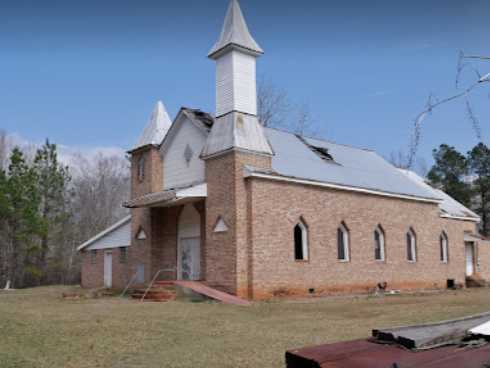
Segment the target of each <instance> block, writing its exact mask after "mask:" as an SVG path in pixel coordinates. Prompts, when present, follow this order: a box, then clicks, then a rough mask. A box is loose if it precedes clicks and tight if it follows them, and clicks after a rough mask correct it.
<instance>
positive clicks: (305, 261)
mask: <svg viewBox="0 0 490 368" xmlns="http://www.w3.org/2000/svg"><path fill="white" fill-rule="evenodd" d="M294 262H296V263H310V261H309V260H308V259H295V260H294Z"/></svg>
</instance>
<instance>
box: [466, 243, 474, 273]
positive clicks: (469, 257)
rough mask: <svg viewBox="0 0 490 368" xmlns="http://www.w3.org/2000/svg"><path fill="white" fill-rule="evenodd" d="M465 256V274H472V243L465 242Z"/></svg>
mask: <svg viewBox="0 0 490 368" xmlns="http://www.w3.org/2000/svg"><path fill="white" fill-rule="evenodd" d="M465 258H466V276H472V275H473V274H474V273H475V247H474V245H473V243H470V242H467V243H465Z"/></svg>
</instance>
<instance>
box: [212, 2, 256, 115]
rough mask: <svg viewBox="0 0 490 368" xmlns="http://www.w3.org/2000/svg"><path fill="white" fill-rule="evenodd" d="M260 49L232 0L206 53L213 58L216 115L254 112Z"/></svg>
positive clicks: (237, 6) (253, 113) (238, 6)
mask: <svg viewBox="0 0 490 368" xmlns="http://www.w3.org/2000/svg"><path fill="white" fill-rule="evenodd" d="M262 53H263V51H262V49H261V48H260V46H259V45H258V44H257V42H255V40H254V39H253V38H252V36H251V35H250V32H249V30H248V27H247V24H246V22H245V19H244V18H243V14H242V11H241V9H240V5H239V4H238V1H237V0H231V3H230V6H229V7H228V12H227V13H226V18H225V22H224V24H223V29H222V31H221V36H220V38H219V40H218V42H216V44H215V45H214V46H213V48H212V49H211V51H210V53H209V55H208V57H209V58H210V59H213V60H215V61H216V116H218V117H219V116H222V115H225V114H227V113H229V112H231V111H240V112H244V113H246V114H251V115H257V85H256V58H257V57H258V56H260V55H261V54H262Z"/></svg>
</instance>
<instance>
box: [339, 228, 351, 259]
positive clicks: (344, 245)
mask: <svg viewBox="0 0 490 368" xmlns="http://www.w3.org/2000/svg"><path fill="white" fill-rule="evenodd" d="M337 258H338V260H339V261H342V262H348V261H349V260H350V255H349V229H348V228H347V226H346V225H345V224H344V223H341V224H340V226H339V228H338V229H337Z"/></svg>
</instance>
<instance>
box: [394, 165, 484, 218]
mask: <svg viewBox="0 0 490 368" xmlns="http://www.w3.org/2000/svg"><path fill="white" fill-rule="evenodd" d="M398 170H399V171H400V172H401V173H403V174H404V175H406V176H407V177H408V178H409V179H410V180H412V181H413V182H415V183H416V184H417V185H419V186H420V187H422V188H425V189H426V190H430V191H432V192H433V193H434V195H436V196H438V197H439V198H441V199H442V202H441V203H440V204H439V208H440V209H441V211H442V212H443V215H447V216H449V217H461V218H468V219H473V220H474V221H480V217H479V216H478V215H477V214H476V213H474V212H473V211H471V210H470V209H468V208H466V207H465V206H464V205H462V204H461V203H459V202H458V201H456V200H455V199H454V198H452V197H451V196H449V195H447V194H446V193H444V192H443V191H442V190H439V189H436V188H433V187H431V186H430V185H429V184H427V183H426V182H425V180H424V179H423V178H422V177H420V176H419V175H417V174H416V173H414V172H413V171H410V170H403V169H398Z"/></svg>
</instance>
